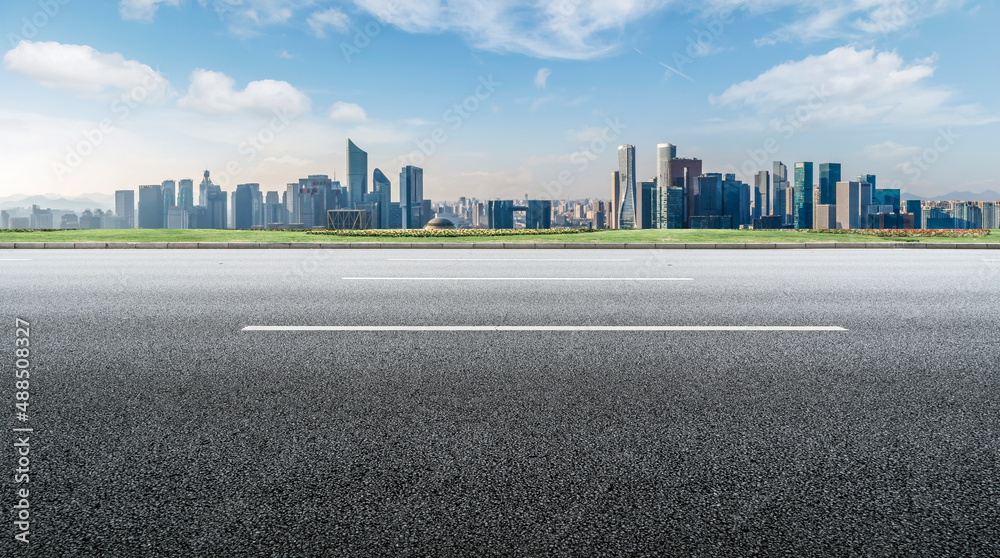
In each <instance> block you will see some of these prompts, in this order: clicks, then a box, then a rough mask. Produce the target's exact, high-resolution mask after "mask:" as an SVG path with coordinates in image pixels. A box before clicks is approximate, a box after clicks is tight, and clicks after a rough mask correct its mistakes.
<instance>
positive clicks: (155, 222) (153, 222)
mask: <svg viewBox="0 0 1000 558" xmlns="http://www.w3.org/2000/svg"><path fill="white" fill-rule="evenodd" d="M166 226H167V225H166V222H165V219H164V214H163V187H162V186H139V228H140V229H162V228H166Z"/></svg>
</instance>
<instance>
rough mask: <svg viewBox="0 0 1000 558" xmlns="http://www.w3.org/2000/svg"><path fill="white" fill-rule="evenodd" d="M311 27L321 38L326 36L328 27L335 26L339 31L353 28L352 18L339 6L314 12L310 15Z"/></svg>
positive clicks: (343, 31) (344, 31) (345, 31)
mask: <svg viewBox="0 0 1000 558" xmlns="http://www.w3.org/2000/svg"><path fill="white" fill-rule="evenodd" d="M308 23H309V27H312V30H313V33H315V34H316V36H317V37H319V38H321V39H322V38H325V37H326V28H327V27H333V28H334V29H336V30H337V32H339V33H347V32H348V31H349V30H350V29H351V18H349V17H347V14H345V13H344V12H342V11H340V10H338V9H337V8H330V9H329V10H326V11H323V12H313V14H312V15H310V16H309V20H308Z"/></svg>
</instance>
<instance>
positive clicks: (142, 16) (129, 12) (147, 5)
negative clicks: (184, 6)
mask: <svg viewBox="0 0 1000 558" xmlns="http://www.w3.org/2000/svg"><path fill="white" fill-rule="evenodd" d="M160 4H166V5H168V6H177V5H179V4H180V0H122V1H121V3H119V4H118V13H120V14H121V16H122V19H135V20H140V21H153V16H155V15H156V10H157V9H159V7H160V6H159V5H160Z"/></svg>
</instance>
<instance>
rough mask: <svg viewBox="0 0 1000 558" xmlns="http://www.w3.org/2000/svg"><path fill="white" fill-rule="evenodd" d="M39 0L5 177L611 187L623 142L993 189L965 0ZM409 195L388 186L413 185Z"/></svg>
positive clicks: (991, 119)
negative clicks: (372, 178)
mask: <svg viewBox="0 0 1000 558" xmlns="http://www.w3.org/2000/svg"><path fill="white" fill-rule="evenodd" d="M692 6H693V5H692V4H691V3H683V2H674V1H669V0H625V1H621V2H601V1H589V0H534V1H524V0H494V1H491V2H476V1H467V2H458V1H449V0H425V1H421V2H417V1H414V0H353V1H347V0H344V1H323V0H122V1H120V2H114V1H88V2H83V1H81V0H33V1H12V2H5V3H4V4H3V5H2V7H0V22H2V27H0V30H2V31H3V33H4V35H5V36H4V43H3V49H4V54H3V64H2V67H0V75H2V83H3V87H2V88H0V169H2V171H0V196H7V195H11V194H14V193H22V194H41V193H56V194H60V195H69V196H73V195H79V194H83V193H90V192H103V193H109V192H112V191H114V190H116V189H123V188H135V187H137V186H138V185H140V184H158V183H160V182H161V181H163V180H166V179H181V178H197V177H199V176H200V174H201V172H202V171H203V170H204V169H205V168H208V169H210V170H211V171H212V173H213V177H215V178H216V179H217V182H221V183H222V184H223V185H224V187H225V188H226V189H228V190H233V189H235V186H236V184H238V183H244V182H257V183H260V184H261V185H262V187H263V188H264V189H266V190H280V189H282V188H283V187H284V185H285V184H286V183H287V182H293V181H296V180H297V179H298V178H300V177H305V176H306V175H309V174H329V175H333V174H336V175H337V176H338V177H342V176H344V175H345V174H346V168H345V167H346V163H345V153H344V151H345V144H346V138H347V137H350V138H351V139H352V140H354V141H355V143H357V144H358V145H359V146H360V147H361V148H362V149H365V150H366V151H368V153H369V165H370V169H369V173H370V172H371V171H373V170H374V168H375V167H378V168H381V169H382V170H383V172H385V174H386V175H387V176H389V178H390V179H391V180H393V182H394V183H395V181H396V178H397V177H398V175H399V169H400V167H401V166H403V165H405V164H417V165H419V166H422V167H423V168H424V169H425V179H424V181H425V195H427V196H428V197H431V198H432V199H435V200H448V199H457V198H458V197H459V196H463V195H464V196H472V197H478V198H494V197H518V198H519V197H523V196H524V195H525V194H528V195H529V196H532V197H557V198H585V197H610V190H611V180H610V176H611V173H612V171H613V170H615V169H616V167H617V155H616V148H617V146H618V145H620V144H625V143H629V144H634V145H636V147H637V157H636V159H637V171H638V174H639V176H640V177H643V176H649V177H652V176H653V175H654V174H655V149H656V144H657V143H660V142H670V143H674V144H676V145H677V146H678V154H679V155H680V156H686V157H698V158H701V159H703V160H704V161H705V163H704V165H705V169H706V172H735V173H737V174H739V175H741V176H742V177H743V179H744V180H747V181H751V180H752V178H751V176H750V174H749V173H751V172H753V171H755V170H756V169H770V168H771V161H772V160H781V161H783V162H785V163H786V164H787V165H788V166H789V167H791V166H792V164H793V163H794V162H796V161H814V162H815V163H817V164H818V163H822V162H841V163H843V165H844V174H845V176H851V177H853V176H856V175H857V174H862V173H865V174H877V175H878V177H879V186H882V187H886V186H889V185H895V186H898V187H900V188H902V189H903V190H904V191H905V192H909V193H913V194H917V195H926V196H932V195H939V194H943V193H947V192H950V191H954V190H971V191H982V190H986V189H996V190H1000V179H998V178H997V177H996V173H995V172H993V169H992V168H991V163H992V160H993V159H994V157H995V152H996V149H997V138H998V137H1000V102H998V96H997V95H996V93H995V91H996V90H997V89H998V85H1000V83H998V82H1000V48H998V47H1000V39H998V38H997V37H996V33H995V30H994V29H993V27H994V26H995V25H994V23H995V22H996V21H1000V6H998V5H997V3H994V2H973V1H963V0H936V1H932V0H905V1H898V0H826V1H813V0H808V1H805V2H791V1H785V0H708V1H706V2H703V3H700V4H699V5H698V6H697V7H692ZM396 194H397V193H396V192H394V198H395V197H396Z"/></svg>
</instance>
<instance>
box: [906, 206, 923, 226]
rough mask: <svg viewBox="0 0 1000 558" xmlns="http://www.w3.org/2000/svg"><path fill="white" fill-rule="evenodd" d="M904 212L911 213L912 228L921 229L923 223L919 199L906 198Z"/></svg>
mask: <svg viewBox="0 0 1000 558" xmlns="http://www.w3.org/2000/svg"><path fill="white" fill-rule="evenodd" d="M906 212H907V213H912V214H913V228H915V229H922V228H924V225H923V222H924V221H923V218H924V215H923V206H922V204H921V203H920V200H906Z"/></svg>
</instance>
